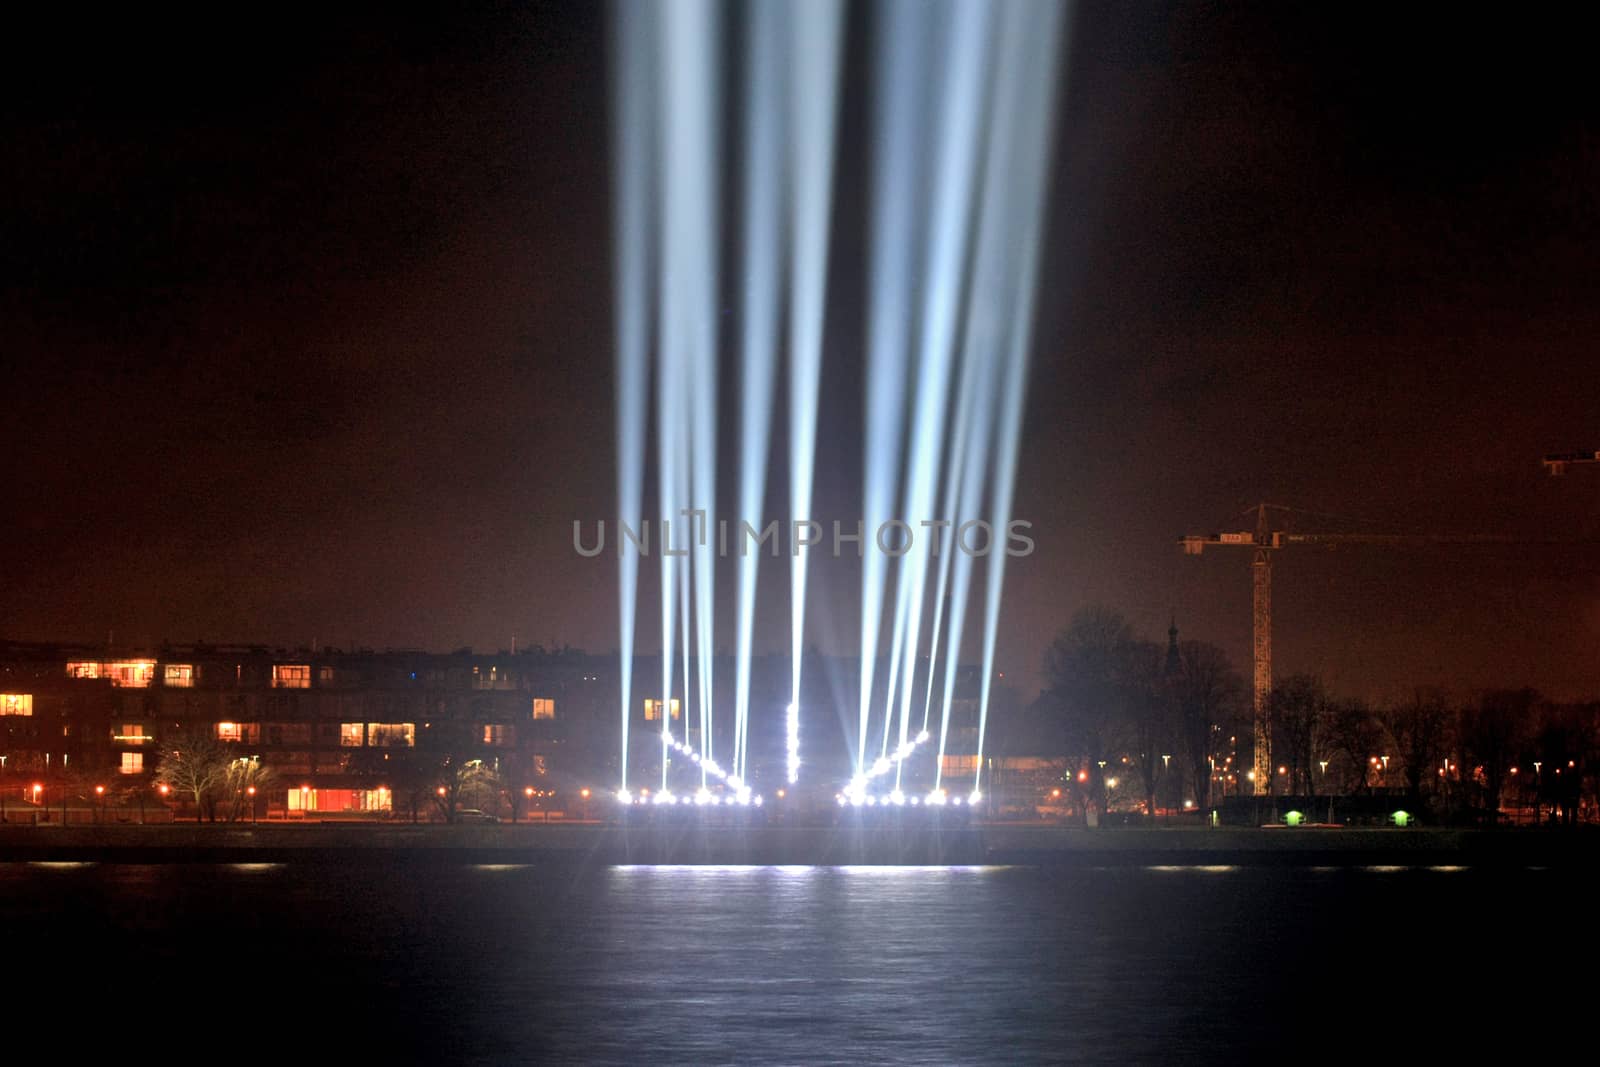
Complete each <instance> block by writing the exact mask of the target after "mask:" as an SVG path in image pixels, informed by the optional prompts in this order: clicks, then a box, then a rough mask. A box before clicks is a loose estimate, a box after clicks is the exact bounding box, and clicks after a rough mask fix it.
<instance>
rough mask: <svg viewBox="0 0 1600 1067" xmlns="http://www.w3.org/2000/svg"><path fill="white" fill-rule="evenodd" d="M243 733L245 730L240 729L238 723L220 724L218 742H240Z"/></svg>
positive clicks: (218, 724)
mask: <svg viewBox="0 0 1600 1067" xmlns="http://www.w3.org/2000/svg"><path fill="white" fill-rule="evenodd" d="M242 733H243V730H242V729H241V728H240V726H239V724H238V723H236V722H219V723H217V740H218V741H237V740H239V738H240V736H241V734H242Z"/></svg>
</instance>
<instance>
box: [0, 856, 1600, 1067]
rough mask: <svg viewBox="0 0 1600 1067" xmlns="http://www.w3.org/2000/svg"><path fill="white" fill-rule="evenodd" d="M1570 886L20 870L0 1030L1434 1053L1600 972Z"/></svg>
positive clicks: (1029, 1060)
mask: <svg viewBox="0 0 1600 1067" xmlns="http://www.w3.org/2000/svg"><path fill="white" fill-rule="evenodd" d="M1588 888H1589V883H1588V882H1587V880H1586V878H1585V876H1583V875H1581V874H1579V873H1575V872H1563V871H1556V870H1537V869H1522V870H1512V871H1505V870H1499V871H1488V870H1475V869H1451V868H1420V867H1419V868H1399V869H1396V868H1365V869H1354V870H1331V869H1315V868H1300V869H1255V868H1231V867H1223V868H1214V867H1205V868H1197V867H1171V868H1166V867H1154V868H1151V867H1146V868H1118V869H1069V870H1063V869H1051V870H1044V869H1034V868H1004V867H968V868H893V867H856V868H851V867H843V868H771V867H766V868H718V867H709V868H708V867H601V866H571V867H560V866H556V867H551V866H452V865H448V864H443V863H433V862H416V861H412V862H406V863H391V864H380V863H374V862H372V861H370V860H368V861H364V862H361V863H357V864H350V865H342V864H299V863H291V864H283V865H265V866H263V865H187V866H186V865H166V866H133V865H112V864H36V863H14V864H0V914H3V922H4V930H5V934H4V939H3V944H0V958H3V959H4V960H5V963H6V966H5V973H6V974H7V976H8V978H7V981H6V983H5V990H6V992H5V994H4V1003H5V1007H6V1009H7V1010H6V1015H7V1017H8V1018H10V1019H12V1020H14V1021H18V1020H33V1027H34V1032H38V1031H39V1030H40V1028H42V1027H48V1026H56V1025H59V1024H56V1023H51V1022H47V1020H51V1019H54V1018H56V1016H57V1015H58V1014H60V1013H61V1011H62V1009H63V1008H65V1009H67V1014H68V1016H69V1017H74V1018H77V1019H79V1020H81V1021H82V1022H81V1023H80V1024H78V1025H71V1026H68V1027H66V1028H64V1029H62V1030H60V1031H59V1032H57V1033H56V1034H55V1036H54V1038H53V1039H52V1040H51V1041H50V1042H49V1043H48V1045H47V1046H46V1047H53V1048H55V1049H57V1050H58V1051H59V1052H61V1053H64V1054H68V1055H69V1059H70V1061H73V1062H78V1061H83V1060H86V1059H87V1058H89V1057H91V1056H94V1055H97V1054H110V1055H116V1054H119V1053H120V1054H122V1055H126V1054H128V1052H129V1050H131V1049H136V1048H139V1047H143V1046H145V1044H146V1043H147V1042H151V1041H154V1042H156V1046H157V1048H159V1049H163V1050H166V1049H170V1047H171V1045H172V1043H173V1042H181V1043H182V1044H183V1045H185V1046H188V1045H191V1044H192V1045H193V1046H194V1047H195V1048H196V1049H212V1050H216V1051H215V1052H214V1053H207V1054H206V1055H204V1056H202V1059H205V1060H210V1059H213V1058H215V1062H218V1063H222V1064H232V1063H237V1062H241V1061H243V1060H254V1059H257V1058H260V1059H271V1060H276V1061H278V1062H280V1063H287V1064H296V1065H301V1064H317V1063H323V1062H334V1063H356V1062H367V1061H368V1060H370V1062H372V1063H375V1064H378V1063H383V1064H388V1063H409V1062H431V1063H490V1064H512V1063H606V1064H658V1063H686V1064H717V1063H749V1064H784V1063H797V1064H798V1063H844V1064H859V1063H926V1064H957V1063H974V1064H977V1063H985V1064H1034V1063H1062V1062H1106V1061H1112V1060H1114V1061H1117V1062H1119V1063H1125V1064H1126V1063H1160V1062H1207V1061H1221V1060H1228V1061H1230V1062H1258V1061H1265V1060H1269V1059H1279V1060H1281V1059H1284V1058H1285V1057H1287V1058H1289V1059H1290V1060H1301V1061H1307V1062H1321V1061H1322V1060H1323V1059H1324V1058H1325V1057H1328V1056H1333V1057H1337V1058H1344V1057H1346V1056H1348V1057H1349V1058H1352V1059H1358V1060H1371V1059H1374V1058H1376V1059H1378V1060H1380V1061H1381V1060H1386V1059H1389V1058H1391V1057H1392V1056H1398V1055H1401V1054H1404V1053H1407V1052H1411V1051H1420V1052H1426V1053H1427V1054H1428V1055H1429V1058H1430V1059H1433V1058H1435V1057H1436V1056H1438V1055H1439V1054H1441V1053H1444V1052H1446V1051H1448V1050H1452V1049H1460V1050H1471V1049H1473V1048H1475V1047H1480V1043H1481V1042H1482V1041H1484V1040H1486V1039H1487V1038H1488V1037H1490V1036H1492V1035H1500V1036H1514V1035H1518V1034H1522V1033H1526V1034H1527V1035H1529V1037H1530V1038H1531V1037H1532V1036H1533V1035H1534V1034H1536V1033H1540V1032H1542V1027H1544V1026H1545V1025H1546V1024H1547V1022H1548V1021H1549V1020H1558V1019H1563V1018H1570V1015H1569V1014H1568V1013H1569V1012H1570V1011H1572V1010H1574V1009H1575V1008H1577V1006H1578V1005H1579V1004H1580V1002H1581V1001H1582V1000H1583V998H1586V997H1587V996H1588V994H1587V992H1586V989H1587V983H1578V984H1577V986H1576V987H1574V986H1570V985H1569V984H1568V983H1566V982H1565V981H1563V980H1561V979H1560V978H1559V975H1560V974H1561V973H1562V971H1563V969H1562V968H1560V967H1558V966H1556V964H1558V963H1559V961H1560V960H1561V959H1570V960H1573V961H1588V963H1589V964H1592V961H1593V960H1594V959H1595V958H1596V955H1595V949H1596V947H1597V945H1600V936H1597V935H1596V934H1595V933H1594V932H1593V928H1592V926H1591V924H1589V923H1588V922H1587V921H1586V920H1585V919H1583V918H1582V916H1584V915H1585V914H1586V913H1587V906H1588V900H1587V899H1586V896H1587V893H1588ZM1552 960H1554V961H1555V963H1552ZM313 1023H314V1024H315V1025H314V1026H313V1025H312V1024H313ZM14 1032H15V1031H14ZM224 1050H226V1051H224ZM162 1058H163V1059H166V1060H171V1061H173V1062H179V1060H175V1059H173V1058H172V1057H170V1056H167V1055H163V1057H162ZM186 1058H189V1059H191V1060H192V1057H186Z"/></svg>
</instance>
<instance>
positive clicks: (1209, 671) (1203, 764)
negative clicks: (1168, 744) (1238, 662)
mask: <svg viewBox="0 0 1600 1067" xmlns="http://www.w3.org/2000/svg"><path fill="white" fill-rule="evenodd" d="M1173 685H1174V687H1175V688H1176V701H1177V706H1178V719H1179V730H1180V734H1181V745H1182V751H1183V756H1184V759H1185V760H1186V761H1187V763H1188V770H1189V781H1190V782H1191V783H1192V784H1193V786H1194V801H1195V804H1197V805H1198V806H1199V807H1200V808H1201V809H1204V808H1205V807H1207V806H1208V805H1209V804H1210V803H1211V778H1212V761H1213V760H1214V759H1215V758H1216V756H1217V754H1218V750H1219V746H1218V744H1217V742H1218V741H1220V740H1221V739H1222V737H1223V736H1226V733H1225V731H1229V730H1232V729H1233V728H1234V727H1235V725H1236V723H1237V721H1238V718H1239V715H1240V711H1241V709H1242V708H1243V706H1244V691H1245V689H1244V679H1243V678H1242V677H1240V675H1239V672H1238V671H1236V670H1234V667H1233V664H1232V663H1231V662H1230V661H1229V659H1228V654H1227V653H1226V652H1224V651H1223V650H1222V649H1220V648H1218V647H1217V646H1216V645H1210V644H1206V643H1205V642H1202V641H1185V642H1184V643H1183V644H1182V645H1181V646H1179V666H1178V674H1177V677H1176V678H1175V679H1174V680H1173ZM1225 762H1226V761H1224V763H1225Z"/></svg>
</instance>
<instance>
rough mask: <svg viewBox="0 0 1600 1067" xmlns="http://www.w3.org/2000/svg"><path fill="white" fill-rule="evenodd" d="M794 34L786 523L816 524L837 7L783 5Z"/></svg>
mask: <svg viewBox="0 0 1600 1067" xmlns="http://www.w3.org/2000/svg"><path fill="white" fill-rule="evenodd" d="M784 10H785V11H786V13H787V14H788V15H789V18H790V19H791V20H792V22H791V33H792V34H793V38H792V42H791V48H792V53H791V55H790V56H789V77H790V82H789V98H788V105H789V116H790V125H791V140H790V146H791V151H790V154H789V160H790V166H789V168H788V171H789V181H790V190H791V199H790V204H789V233H790V235H791V241H792V243H791V246H790V250H789V251H790V257H789V272H790V285H791V290H792V302H791V305H790V308H789V515H790V517H791V518H792V519H794V520H801V519H808V518H810V516H811V490H812V482H813V477H814V470H813V467H814V464H815V462H816V439H817V391H818V389H819V387H820V379H821V372H822V324H823V299H824V297H825V295H826V292H827V272H828V228H829V225H830V223H831V216H832V213H833V158H834V144H833V140H834V137H833V131H834V122H835V114H836V112H837V110H838V106H837V96H838V84H839V53H840V50H841V49H840V37H841V19H842V5H841V3H840V0H807V2H805V3H796V4H788V5H785V8H784ZM789 611H790V620H789V655H790V663H791V666H790V685H789V699H790V700H791V701H793V702H795V703H799V701H800V667H801V663H802V659H801V648H802V645H803V639H804V636H805V619H806V554H805V553H804V552H798V553H795V554H794V555H793V556H791V557H790V567H789Z"/></svg>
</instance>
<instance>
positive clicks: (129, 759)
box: [118, 752, 144, 774]
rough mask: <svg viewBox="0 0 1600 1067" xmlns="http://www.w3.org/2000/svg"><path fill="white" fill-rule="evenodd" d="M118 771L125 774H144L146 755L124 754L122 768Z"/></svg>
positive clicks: (137, 753)
mask: <svg viewBox="0 0 1600 1067" xmlns="http://www.w3.org/2000/svg"><path fill="white" fill-rule="evenodd" d="M118 769H119V770H120V771H122V773H123V774H143V773H144V753H143V752H124V753H123V754H122V766H121V767H119V768H118Z"/></svg>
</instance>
